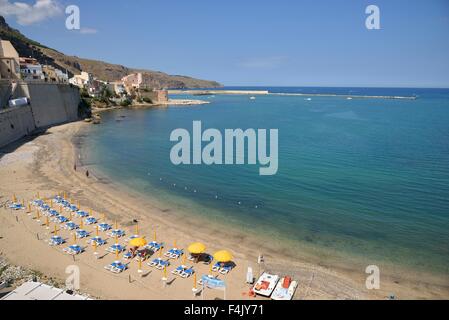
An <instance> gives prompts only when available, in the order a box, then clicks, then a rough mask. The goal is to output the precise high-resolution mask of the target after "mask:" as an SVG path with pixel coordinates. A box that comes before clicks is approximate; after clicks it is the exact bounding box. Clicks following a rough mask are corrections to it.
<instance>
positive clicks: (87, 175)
mask: <svg viewBox="0 0 449 320" xmlns="http://www.w3.org/2000/svg"><path fill="white" fill-rule="evenodd" d="M86 177H88V178H89V170H86Z"/></svg>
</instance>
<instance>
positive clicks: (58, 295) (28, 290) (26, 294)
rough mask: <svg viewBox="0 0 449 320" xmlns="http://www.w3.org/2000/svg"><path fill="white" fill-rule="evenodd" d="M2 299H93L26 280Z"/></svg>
mask: <svg viewBox="0 0 449 320" xmlns="http://www.w3.org/2000/svg"><path fill="white" fill-rule="evenodd" d="M0 300H22V301H23V300H65V301H67V300H92V299H91V298H89V297H86V296H82V295H79V294H71V293H69V292H67V291H65V290H62V289H58V288H55V287H51V286H49V285H46V284H43V283H40V282H31V281H29V282H25V283H24V284H22V285H21V286H20V287H18V288H16V289H14V290H13V291H11V292H10V293H8V294H7V295H5V296H4V297H2V298H1V299H0Z"/></svg>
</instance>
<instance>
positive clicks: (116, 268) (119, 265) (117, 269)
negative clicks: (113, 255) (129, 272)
mask: <svg viewBox="0 0 449 320" xmlns="http://www.w3.org/2000/svg"><path fill="white" fill-rule="evenodd" d="M104 268H105V269H106V270H109V271H111V272H114V273H121V272H123V271H125V270H126V269H128V264H125V263H123V262H121V261H114V262H112V263H111V264H109V265H107V266H105V267H104Z"/></svg>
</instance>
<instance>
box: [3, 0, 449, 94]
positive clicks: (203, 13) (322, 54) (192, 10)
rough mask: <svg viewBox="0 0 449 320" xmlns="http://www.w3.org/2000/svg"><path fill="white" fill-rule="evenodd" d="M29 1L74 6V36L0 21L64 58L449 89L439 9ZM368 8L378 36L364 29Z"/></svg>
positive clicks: (297, 82) (282, 2)
mask: <svg viewBox="0 0 449 320" xmlns="http://www.w3.org/2000/svg"><path fill="white" fill-rule="evenodd" d="M39 1H41V2H42V3H43V4H42V3H41V5H48V4H49V3H52V2H56V4H57V5H58V4H59V6H60V8H65V6H67V5H69V4H76V5H78V6H79V7H80V10H81V27H82V30H83V32H79V31H69V30H67V29H66V28H65V18H66V16H65V14H64V12H63V10H62V11H60V12H53V11H51V10H48V9H46V10H41V11H42V12H38V10H39V7H29V9H30V10H36V12H35V15H33V16H31V15H30V13H29V12H27V13H26V16H25V17H28V18H29V19H28V20H30V17H33V19H34V20H33V19H31V20H33V21H25V22H24V21H22V20H24V19H23V16H22V20H20V17H21V16H20V14H21V13H20V12H19V13H17V12H16V13H14V12H12V13H11V10H9V11H8V12H9V13H8V15H7V16H6V19H7V21H8V22H9V23H10V24H11V25H12V26H14V27H16V28H18V29H19V30H21V31H22V32H23V33H24V34H26V35H27V36H29V37H30V38H32V39H34V40H37V41H40V42H42V43H43V44H46V45H48V46H50V47H52V48H55V49H57V50H59V51H62V52H64V53H66V54H70V55H77V56H80V57H85V58H92V59H100V60H104V61H108V62H112V63H119V64H123V65H126V66H130V67H138V68H146V69H151V70H160V71H164V72H167V73H170V74H183V75H189V76H193V77H198V78H203V79H211V80H217V81H219V82H221V83H223V84H225V85H276V86H377V87H391V86H394V87H449V1H447V0H429V1H420V0H416V1H410V0H409V1H405V0H372V1H364V0H347V1H332V0H327V1H324V0H323V1H320V0H315V1H312V0H310V1H293V0H290V1H286V0H277V1H274V0H273V1H260V0H259V1H254V0H248V1H234V0H227V1H222V2H218V1H209V0H195V1H175V0H172V1H162V0H151V1H147V0H133V1H108V0H96V1H88V0H78V1H77V0H39ZM14 2H15V1H14V0H0V13H2V7H3V8H4V9H3V12H5V10H6V9H5V8H6V6H11V5H14ZM21 2H25V3H28V4H30V5H32V4H35V2H36V0H31V1H26V0H21ZM370 4H374V5H377V6H378V7H379V8H380V19H381V20H380V23H381V29H380V30H368V29H366V28H365V19H366V17H367V15H366V14H365V8H366V7H367V6H368V5H370ZM8 8H9V7H8ZM40 9H42V8H40ZM22 14H23V13H22Z"/></svg>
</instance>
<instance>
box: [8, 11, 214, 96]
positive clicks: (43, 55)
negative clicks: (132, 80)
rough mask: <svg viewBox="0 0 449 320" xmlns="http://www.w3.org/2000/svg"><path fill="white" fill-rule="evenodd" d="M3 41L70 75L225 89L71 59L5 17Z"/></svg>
mask: <svg viewBox="0 0 449 320" xmlns="http://www.w3.org/2000/svg"><path fill="white" fill-rule="evenodd" d="M0 38H1V39H3V40H9V41H11V43H12V44H13V46H14V47H15V48H16V50H17V51H18V52H19V55H20V56H22V57H33V58H36V59H37V60H38V61H39V63H41V64H49V65H53V66H55V67H57V68H59V69H62V70H64V69H66V70H67V71H68V72H69V74H70V76H73V75H74V74H79V73H81V71H86V72H89V73H92V74H93V75H94V76H95V77H97V78H98V79H100V80H105V81H116V80H120V79H121V78H122V77H124V76H126V75H128V74H130V73H133V72H142V73H143V75H144V77H145V78H146V79H148V80H149V83H151V84H152V87H154V88H173V89H174V88H216V87H221V86H222V85H221V84H220V83H218V82H216V81H208V80H200V79H195V78H191V77H187V76H180V75H169V74H166V73H163V72H159V71H152V70H139V69H133V68H128V67H125V66H122V65H117V64H111V63H107V62H103V61H96V60H89V59H83V58H79V57H76V56H67V55H65V54H64V53H61V52H59V51H57V50H54V49H51V48H48V47H47V46H45V45H43V44H41V43H39V42H37V41H34V40H31V39H29V38H27V37H26V36H24V35H23V34H22V33H21V32H20V31H19V30H16V29H13V28H11V27H10V26H9V25H8V24H7V23H6V21H5V18H4V17H2V16H0Z"/></svg>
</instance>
